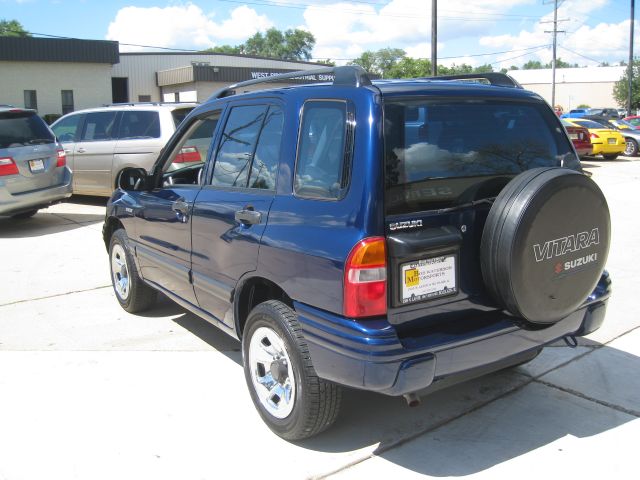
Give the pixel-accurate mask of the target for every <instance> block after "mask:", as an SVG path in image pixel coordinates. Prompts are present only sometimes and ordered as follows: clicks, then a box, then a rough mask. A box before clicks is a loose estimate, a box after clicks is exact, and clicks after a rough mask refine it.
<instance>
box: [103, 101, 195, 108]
mask: <svg viewBox="0 0 640 480" xmlns="http://www.w3.org/2000/svg"><path fill="white" fill-rule="evenodd" d="M181 103H198V102H182V101H181V102H121V103H103V104H102V106H103V107H137V106H140V105H150V106H157V105H178V104H181Z"/></svg>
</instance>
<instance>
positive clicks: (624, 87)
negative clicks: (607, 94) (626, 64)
mask: <svg viewBox="0 0 640 480" xmlns="http://www.w3.org/2000/svg"><path fill="white" fill-rule="evenodd" d="M631 69H632V70H633V72H632V75H633V80H632V82H631V109H632V110H634V111H635V110H637V109H638V108H640V60H634V61H633V66H632V67H631ZM613 98H615V100H616V102H618V106H620V107H622V108H625V107H626V106H627V100H628V98H629V69H628V68H626V69H625V70H624V74H623V75H622V78H621V79H620V80H618V81H617V82H616V84H615V85H614V86H613Z"/></svg>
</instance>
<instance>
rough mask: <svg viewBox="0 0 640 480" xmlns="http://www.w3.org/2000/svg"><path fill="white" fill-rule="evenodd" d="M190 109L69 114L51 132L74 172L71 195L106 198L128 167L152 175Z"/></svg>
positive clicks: (117, 108)
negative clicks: (154, 164) (119, 176)
mask: <svg viewBox="0 0 640 480" xmlns="http://www.w3.org/2000/svg"><path fill="white" fill-rule="evenodd" d="M195 106H196V104H194V103H140V104H135V103H134V104H114V105H110V106H107V107H102V108H92V109H88V110H79V111H77V112H73V113H69V114H67V115H65V116H63V117H62V118H60V119H58V120H57V121H56V122H55V123H54V124H53V125H51V128H52V130H53V132H54V133H55V134H56V136H57V137H58V139H59V140H60V142H62V144H63V145H64V149H65V152H66V154H67V161H68V163H69V166H70V167H71V169H72V170H73V172H74V178H73V193H76V194H83V195H102V196H109V195H111V193H112V192H113V190H114V188H115V179H116V178H117V176H118V173H120V172H121V171H122V169H124V168H126V167H141V168H145V169H150V168H151V167H152V166H153V163H154V162H155V161H156V159H157V158H158V154H159V153H160V150H161V149H162V147H164V145H165V144H166V143H167V140H169V138H170V137H171V135H172V134H173V132H175V130H176V127H177V126H178V125H179V124H180V122H181V121H182V120H183V119H184V118H185V117H186V115H187V114H188V113H189V112H190V111H191V110H193V108H194V107H195Z"/></svg>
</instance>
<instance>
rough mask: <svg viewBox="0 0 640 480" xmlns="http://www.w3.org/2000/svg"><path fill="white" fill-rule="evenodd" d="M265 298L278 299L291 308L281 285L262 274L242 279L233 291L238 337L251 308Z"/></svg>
mask: <svg viewBox="0 0 640 480" xmlns="http://www.w3.org/2000/svg"><path fill="white" fill-rule="evenodd" d="M267 300H280V301H281V302H282V303H284V304H285V305H287V306H289V307H290V308H291V309H293V300H292V299H291V297H289V295H287V293H286V292H285V291H284V289H283V288H282V287H280V286H279V285H278V284H276V283H275V282H274V281H272V280H269V279H268V278H265V277H262V276H252V277H248V278H244V279H242V281H241V282H239V283H238V286H237V287H236V290H235V292H234V302H233V303H234V305H233V309H234V319H235V329H236V335H237V336H238V338H242V334H243V332H244V327H245V324H246V322H247V318H248V317H249V313H250V312H251V310H253V308H254V307H255V306H256V305H258V304H260V303H262V302H266V301H267Z"/></svg>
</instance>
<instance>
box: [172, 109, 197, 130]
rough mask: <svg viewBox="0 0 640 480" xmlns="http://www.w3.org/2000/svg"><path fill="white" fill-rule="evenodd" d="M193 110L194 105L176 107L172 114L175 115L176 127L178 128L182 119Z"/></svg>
mask: <svg viewBox="0 0 640 480" xmlns="http://www.w3.org/2000/svg"><path fill="white" fill-rule="evenodd" d="M191 110H193V107H189V108H176V109H175V110H173V111H172V112H171V116H172V117H173V123H174V124H175V126H176V128H178V125H180V124H181V123H182V121H183V120H184V119H185V117H186V116H187V115H189V112H191Z"/></svg>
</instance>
